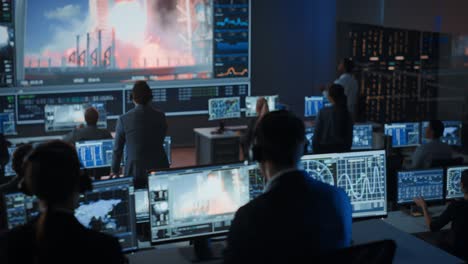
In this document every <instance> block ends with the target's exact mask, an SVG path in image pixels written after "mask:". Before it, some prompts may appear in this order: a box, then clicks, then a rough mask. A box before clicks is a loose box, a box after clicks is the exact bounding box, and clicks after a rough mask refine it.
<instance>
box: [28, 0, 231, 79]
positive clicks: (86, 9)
mask: <svg viewBox="0 0 468 264" xmlns="http://www.w3.org/2000/svg"><path fill="white" fill-rule="evenodd" d="M26 14H27V17H26V21H27V22H26V31H25V54H24V65H25V80H23V81H22V84H23V85H58V84H80V83H100V82H127V81H132V80H137V79H149V80H180V79H205V78H212V77H213V66H212V65H213V45H214V42H213V26H214V25H213V23H214V21H213V4H212V1H203V0H173V1H152V0H125V1H117V0H73V1H68V3H63V2H61V1H55V0H43V1H33V0H30V1H28V5H27V11H26ZM234 22H237V21H234ZM226 23H228V24H229V25H230V24H231V23H232V21H226ZM225 26H227V25H225Z"/></svg>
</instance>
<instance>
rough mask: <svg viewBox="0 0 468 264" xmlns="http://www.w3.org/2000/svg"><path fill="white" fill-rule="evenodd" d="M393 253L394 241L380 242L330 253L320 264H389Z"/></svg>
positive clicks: (394, 249)
mask: <svg viewBox="0 0 468 264" xmlns="http://www.w3.org/2000/svg"><path fill="white" fill-rule="evenodd" d="M395 251H396V243H395V241H393V240H382V241H376V242H371V243H367V244H362V245H357V246H352V247H349V248H344V249H340V250H338V251H334V252H331V253H329V254H326V255H324V256H322V257H321V258H320V263H349V264H364V263H366V264H369V263H382V264H391V263H393V257H394V256H395Z"/></svg>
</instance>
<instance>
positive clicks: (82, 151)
mask: <svg viewBox="0 0 468 264" xmlns="http://www.w3.org/2000/svg"><path fill="white" fill-rule="evenodd" d="M75 147H76V151H77V152H78V158H79V159H80V162H81V164H82V166H83V167H84V168H88V169H91V168H100V167H110V166H111V165H112V152H113V150H114V140H113V139H105V140H93V141H83V142H76V143H75Z"/></svg>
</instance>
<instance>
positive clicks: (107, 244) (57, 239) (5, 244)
mask: <svg viewBox="0 0 468 264" xmlns="http://www.w3.org/2000/svg"><path fill="white" fill-rule="evenodd" d="M36 225H37V220H35V221H32V222H29V223H27V224H26V225H24V226H20V227H17V228H14V229H12V230H11V231H9V232H8V233H5V234H3V235H1V236H0V259H1V262H2V263H5V264H10V263H22V264H23V263H24V264H27V263H96V264H102V263H125V256H124V255H123V254H122V250H121V247H120V244H119V242H118V241H117V239H115V238H113V237H111V236H109V235H106V234H102V233H98V232H96V231H92V230H90V229H87V228H85V227H84V226H82V225H81V224H80V223H79V222H78V220H76V218H75V216H73V215H72V214H70V213H64V212H54V213H50V215H49V216H48V220H47V224H46V229H47V230H48V231H47V232H46V236H45V237H46V239H44V240H43V241H41V243H37V239H36V233H37V228H36Z"/></svg>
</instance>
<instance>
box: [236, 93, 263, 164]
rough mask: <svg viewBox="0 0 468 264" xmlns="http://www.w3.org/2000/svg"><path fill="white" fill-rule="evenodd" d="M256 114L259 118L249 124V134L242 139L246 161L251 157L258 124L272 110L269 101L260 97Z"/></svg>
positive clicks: (253, 119)
mask: <svg viewBox="0 0 468 264" xmlns="http://www.w3.org/2000/svg"><path fill="white" fill-rule="evenodd" d="M255 112H256V113H257V116H256V117H254V118H252V119H251V120H250V121H249V124H248V126H247V133H246V134H245V136H244V137H243V138H242V152H243V153H244V159H247V158H248V157H249V149H250V145H251V144H252V139H253V135H254V132H255V127H256V126H257V123H258V122H259V120H260V119H262V117H263V116H264V115H266V114H267V113H268V112H270V109H269V107H268V101H267V100H266V99H265V97H259V98H258V99H257V103H256V106H255Z"/></svg>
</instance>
